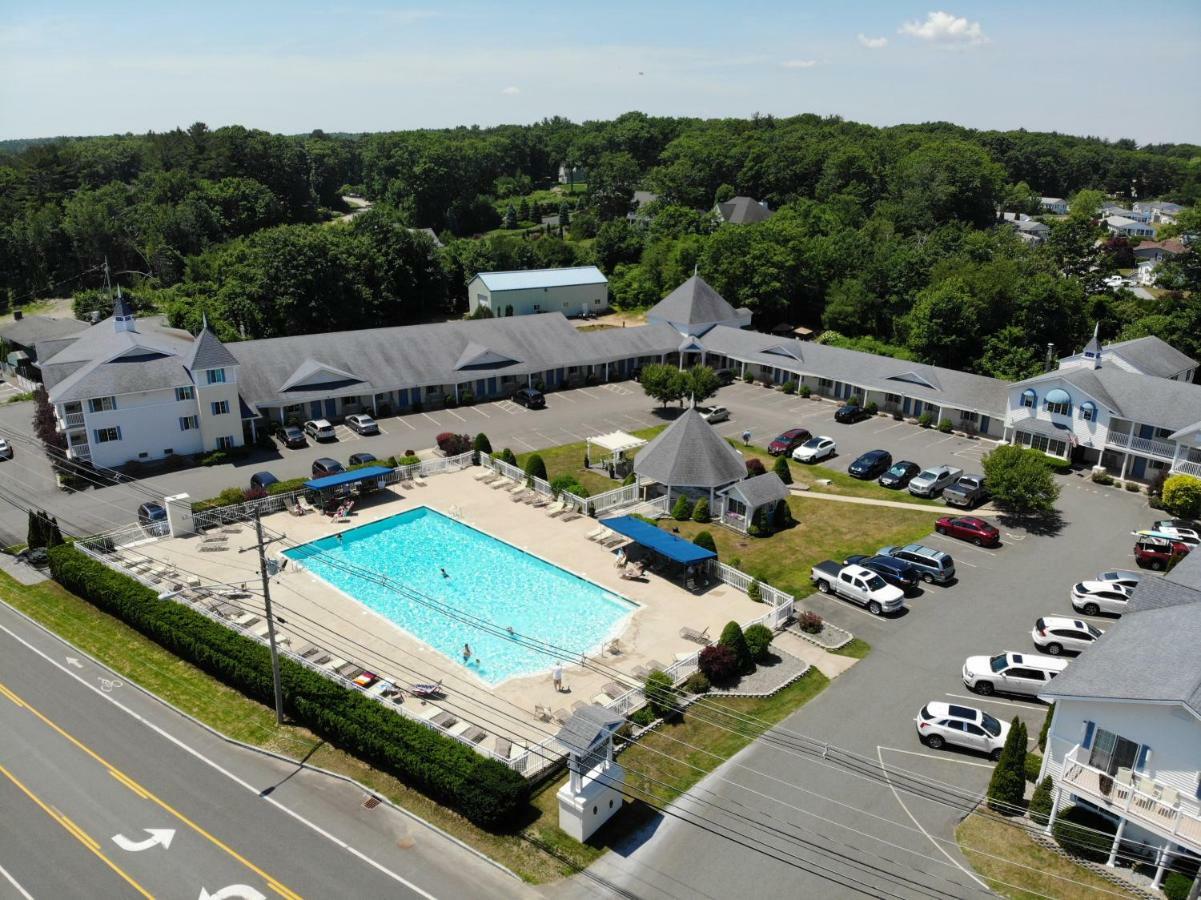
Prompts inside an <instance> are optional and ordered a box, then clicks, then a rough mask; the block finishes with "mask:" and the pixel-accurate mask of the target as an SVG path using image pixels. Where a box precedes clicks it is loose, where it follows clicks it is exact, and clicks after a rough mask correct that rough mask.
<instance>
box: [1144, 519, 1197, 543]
mask: <svg viewBox="0 0 1201 900" xmlns="http://www.w3.org/2000/svg"><path fill="white" fill-rule="evenodd" d="M1155 530H1156V531H1157V532H1159V533H1160V534H1166V535H1167V536H1168V537H1174V538H1176V539H1177V540H1178V541H1183V542H1184V543H1186V544H1201V530H1199V527H1198V525H1197V523H1196V522H1191V521H1189V520H1188V519H1160V520H1159V521H1158V522H1156V523H1155Z"/></svg>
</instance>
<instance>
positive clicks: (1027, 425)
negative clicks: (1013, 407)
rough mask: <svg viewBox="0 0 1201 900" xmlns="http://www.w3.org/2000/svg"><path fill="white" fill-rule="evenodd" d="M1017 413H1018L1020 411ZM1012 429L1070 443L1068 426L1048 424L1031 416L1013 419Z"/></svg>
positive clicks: (1070, 434) (1070, 435)
mask: <svg viewBox="0 0 1201 900" xmlns="http://www.w3.org/2000/svg"><path fill="white" fill-rule="evenodd" d="M1017 412H1018V413H1020V412H1021V410H1018V411H1017ZM1015 415H1016V414H1015ZM1013 427H1014V429H1015V430H1016V431H1022V432H1025V433H1026V434H1041V435H1042V436H1043V437H1048V438H1051V439H1052V440H1056V441H1071V438H1072V429H1070V428H1068V426H1066V425H1060V424H1058V423H1056V422H1049V421H1047V420H1046V419H1040V418H1038V417H1037V416H1034V415H1031V416H1030V418H1028V419H1021V418H1015V419H1014V422H1013Z"/></svg>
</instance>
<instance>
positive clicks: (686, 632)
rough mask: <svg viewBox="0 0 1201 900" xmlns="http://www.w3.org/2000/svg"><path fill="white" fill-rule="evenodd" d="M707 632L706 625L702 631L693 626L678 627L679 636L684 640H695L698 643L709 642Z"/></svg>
mask: <svg viewBox="0 0 1201 900" xmlns="http://www.w3.org/2000/svg"><path fill="white" fill-rule="evenodd" d="M708 634H709V629H708V627H706V628H705V629H704V630H703V631H697V630H696V629H695V628H689V627H688V626H687V625H685V626H683V627H682V628H680V637H682V638H684V640H686V641H696V642H697V643H698V644H708V643H710V641H709V638H708Z"/></svg>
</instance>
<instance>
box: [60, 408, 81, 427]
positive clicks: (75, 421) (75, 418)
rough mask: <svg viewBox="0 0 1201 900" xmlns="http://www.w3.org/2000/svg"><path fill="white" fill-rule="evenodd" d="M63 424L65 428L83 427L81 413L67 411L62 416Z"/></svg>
mask: <svg viewBox="0 0 1201 900" xmlns="http://www.w3.org/2000/svg"><path fill="white" fill-rule="evenodd" d="M63 425H65V426H66V427H67V428H83V413H81V412H77V413H75V412H73V413H67V414H66V415H65V416H63Z"/></svg>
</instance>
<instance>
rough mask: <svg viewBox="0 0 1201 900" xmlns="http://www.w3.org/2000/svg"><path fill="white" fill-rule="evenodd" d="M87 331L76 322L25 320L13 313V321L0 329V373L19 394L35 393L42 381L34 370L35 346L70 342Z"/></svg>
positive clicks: (35, 360)
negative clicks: (55, 342)
mask: <svg viewBox="0 0 1201 900" xmlns="http://www.w3.org/2000/svg"><path fill="white" fill-rule="evenodd" d="M87 327H88V326H87V323H86V322H81V321H79V320H78V319H56V318H52V317H50V316H26V315H24V314H23V313H22V312H21V310H19V309H18V310H15V311H14V312H13V320H12V321H11V322H6V323H5V324H3V325H0V372H3V373H4V377H5V378H8V379H9V380H11V381H13V382H15V383H16V384H17V385H18V386H20V388H21V389H22V390H26V391H32V390H34V389H35V388H36V387H37V386H38V384H39V383H40V382H41V379H42V376H41V372H40V370H39V369H38V368H37V361H38V353H37V345H38V344H40V343H43V342H46V341H59V340H70V339H72V338H74V337H75V336H77V335H78V334H79V333H80V332H81V331H86V330H87Z"/></svg>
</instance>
